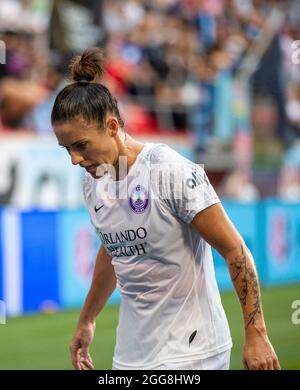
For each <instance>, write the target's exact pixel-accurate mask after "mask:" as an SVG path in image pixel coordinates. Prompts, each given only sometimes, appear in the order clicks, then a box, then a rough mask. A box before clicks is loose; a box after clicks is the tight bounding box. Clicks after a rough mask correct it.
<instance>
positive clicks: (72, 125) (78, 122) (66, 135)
mask: <svg viewBox="0 0 300 390" xmlns="http://www.w3.org/2000/svg"><path fill="white" fill-rule="evenodd" d="M53 129H54V132H55V135H56V137H57V139H58V142H59V143H60V144H66V143H74V142H78V141H79V140H80V139H82V138H86V139H92V138H93V136H94V133H95V132H96V131H99V127H98V126H97V124H95V123H88V122H87V121H85V120H83V119H81V118H78V119H76V118H74V119H72V120H70V121H65V122H61V123H57V124H54V125H53Z"/></svg>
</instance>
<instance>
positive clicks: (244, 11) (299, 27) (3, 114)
mask: <svg viewBox="0 0 300 390" xmlns="http://www.w3.org/2000/svg"><path fill="white" fill-rule="evenodd" d="M0 40H1V41H2V42H4V43H5V49H6V50H5V56H6V58H5V60H6V61H5V62H6V63H5V64H2V65H0V134H1V133H16V132H22V133H23V132H28V133H37V134H47V133H51V132H52V129H51V125H50V112H51V108H52V104H53V101H54V98H55V95H56V93H57V91H58V90H59V89H60V88H61V87H62V86H63V85H64V83H66V80H67V77H68V76H69V74H68V63H69V61H70V58H72V56H73V55H74V54H79V53H81V52H82V51H83V50H84V49H85V48H87V47H91V46H96V45H97V46H101V47H103V48H105V50H106V53H107V66H106V69H107V72H106V75H105V78H104V80H103V81H102V82H103V83H104V84H106V85H107V86H108V87H109V88H110V89H111V91H112V92H113V94H114V95H115V96H116V97H117V98H118V100H119V102H120V105H121V111H122V113H123V116H124V118H125V123H126V128H127V129H128V131H130V132H131V133H133V134H135V135H146V136H147V135H148V134H152V133H154V134H157V135H158V136H159V135H164V134H169V133H172V134H173V135H174V136H176V135H177V134H181V135H185V134H186V135H187V134H192V137H193V140H194V142H193V145H194V151H195V153H196V156H197V159H198V160H199V162H202V161H204V162H206V163H207V164H208V169H209V168H210V165H209V164H211V170H212V172H213V170H214V167H216V166H217V165H218V163H219V165H221V166H222V167H223V168H224V170H226V173H227V175H226V176H225V178H224V179H223V180H222V181H219V191H220V193H221V194H223V195H224V196H227V197H232V198H237V199H244V200H256V199H258V198H259V197H260V196H265V195H279V196H281V197H283V198H285V199H292V200H299V199H300V157H299V156H300V153H299V152H298V151H300V71H299V69H300V64H299V65H297V64H295V63H293V61H292V54H293V51H292V43H293V42H294V41H297V40H300V1H298V0H294V1H279V0H278V1H276V0H259V1H258V0H122V1H120V0H1V2H0ZM299 47H300V45H299ZM299 57H300V55H299ZM210 156H212V157H211V158H210ZM226 156H229V159H226ZM222 158H223V159H222ZM225 168H226V169H225ZM219 169H220V167H219ZM215 170H217V168H215ZM215 177H217V175H216V176H215ZM222 178H223V177H222Z"/></svg>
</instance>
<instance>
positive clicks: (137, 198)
mask: <svg viewBox="0 0 300 390" xmlns="http://www.w3.org/2000/svg"><path fill="white" fill-rule="evenodd" d="M129 204H130V207H131V209H132V210H133V211H134V212H135V213H137V214H141V213H143V212H144V211H145V210H146V209H147V207H148V205H149V197H148V192H147V190H146V189H145V188H144V187H143V186H141V185H140V184H139V185H137V186H136V187H135V188H134V190H133V191H132V192H131V194H130V197H129Z"/></svg>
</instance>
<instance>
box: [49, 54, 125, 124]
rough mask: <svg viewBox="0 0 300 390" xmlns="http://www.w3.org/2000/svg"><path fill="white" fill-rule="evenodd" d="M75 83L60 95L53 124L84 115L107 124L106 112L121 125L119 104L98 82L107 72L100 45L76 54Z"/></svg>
mask: <svg viewBox="0 0 300 390" xmlns="http://www.w3.org/2000/svg"><path fill="white" fill-rule="evenodd" d="M71 70H72V78H73V82H72V83H71V84H69V85H67V86H66V87H65V88H64V89H63V90H62V91H60V92H59V94H58V95H57V97H56V99H55V102H54V105H53V109H52V113H51V123H52V125H53V124H55V123H63V122H68V121H70V120H72V119H74V118H76V117H77V116H81V117H82V118H83V119H85V120H86V121H87V122H95V123H97V124H98V125H99V126H100V127H101V128H103V127H104V121H105V116H106V113H107V112H111V113H112V114H114V115H116V117H117V119H118V121H119V124H120V126H121V128H123V127H124V121H123V119H122V118H121V115H120V112H119V108H118V103H117V100H116V98H115V97H113V96H112V95H111V93H110V91H109V90H108V89H107V88H106V87H105V86H104V85H102V84H100V83H99V82H98V81H99V80H100V79H101V77H102V76H103V74H104V54H103V51H102V50H101V49H99V48H91V49H87V50H86V51H85V52H84V53H83V54H82V55H81V56H76V57H75V58H74V60H73V61H72V63H71Z"/></svg>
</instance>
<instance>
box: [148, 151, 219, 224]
mask: <svg viewBox="0 0 300 390" xmlns="http://www.w3.org/2000/svg"><path fill="white" fill-rule="evenodd" d="M151 187H152V190H153V191H152V194H153V195H154V196H155V197H157V198H159V199H160V201H161V202H164V203H165V204H166V205H167V206H168V207H169V208H170V209H171V211H172V212H173V213H174V214H175V215H176V216H177V217H178V218H179V219H181V220H182V221H184V222H186V223H190V222H191V221H192V220H193V218H194V217H195V215H196V214H198V213H199V212H200V211H202V210H204V209H206V208H207V207H209V206H211V205H213V204H216V203H219V202H220V199H219V197H218V195H217V194H216V192H215V190H214V188H213V187H212V185H211V184H210V182H209V179H208V177H207V175H206V173H205V170H204V168H203V167H202V166H201V165H199V164H195V163H193V162H191V161H189V160H188V159H186V158H184V157H183V156H181V155H180V154H178V153H177V152H176V151H174V150H173V149H171V148H170V147H168V146H167V145H158V146H156V147H155V148H154V149H153V151H152V154H151Z"/></svg>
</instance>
